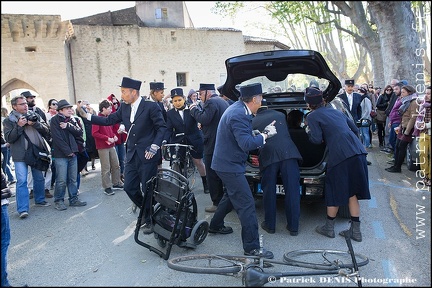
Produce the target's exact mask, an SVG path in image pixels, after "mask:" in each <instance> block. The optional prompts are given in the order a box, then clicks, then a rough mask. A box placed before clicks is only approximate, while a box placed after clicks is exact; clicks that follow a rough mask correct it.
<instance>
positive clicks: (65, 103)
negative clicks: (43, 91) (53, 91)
mask: <svg viewBox="0 0 432 288" xmlns="http://www.w3.org/2000/svg"><path fill="white" fill-rule="evenodd" d="M72 106H73V105H71V104H69V102H68V101H66V100H65V99H62V100H60V101H58V103H57V111H60V110H61V109H63V108H68V107H72Z"/></svg>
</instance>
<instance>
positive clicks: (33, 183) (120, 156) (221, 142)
mask: <svg viewBox="0 0 432 288" xmlns="http://www.w3.org/2000/svg"><path fill="white" fill-rule="evenodd" d="M315 82H316V81H315ZM315 82H314V83H312V82H311V83H312V84H313V85H310V87H308V88H307V89H306V90H305V91H304V93H305V101H306V103H307V104H308V108H309V113H307V119H306V118H305V117H306V115H304V114H303V113H300V115H295V113H290V114H289V115H287V114H283V113H281V112H279V111H276V110H271V109H266V108H267V107H266V104H265V101H263V92H262V87H261V84H259V83H252V84H249V85H245V86H240V87H239V92H240V98H239V100H238V101H236V102H234V101H232V100H231V99H229V98H227V97H225V96H224V95H222V93H221V91H222V90H223V89H222V88H223V87H222V86H221V87H218V89H215V85H214V84H208V83H201V84H200V86H199V88H198V89H197V90H194V89H191V90H190V91H189V92H188V94H187V95H185V94H184V92H183V89H182V88H174V89H172V90H171V91H170V94H169V95H165V89H166V88H165V85H164V83H162V82H151V83H150V86H149V89H150V93H149V95H148V96H140V89H141V84H142V82H141V81H139V80H136V79H132V78H129V77H123V79H122V82H121V84H120V85H119V86H120V92H121V97H120V98H117V97H116V96H115V95H114V94H110V95H109V96H108V97H106V98H105V99H102V100H101V101H100V102H99V103H98V110H99V111H97V112H96V111H95V110H94V109H93V108H92V106H91V105H90V103H89V102H88V101H87V100H82V101H78V102H77V103H76V109H73V105H71V104H70V103H69V102H68V101H67V100H65V99H61V100H57V99H50V100H49V101H48V103H47V104H48V107H47V109H46V110H45V109H42V108H40V107H37V106H36V105H35V98H36V96H35V95H33V94H32V93H31V92H30V91H24V92H23V93H21V94H20V95H18V96H15V97H13V98H12V99H11V103H10V104H11V107H12V110H11V111H10V113H9V112H8V111H7V109H6V108H2V125H3V129H2V172H3V173H2V207H3V205H4V204H3V203H5V205H6V204H7V201H6V200H5V201H3V189H5V188H7V187H8V185H11V184H14V183H15V184H16V186H15V187H16V189H15V194H16V205H17V209H16V210H17V212H18V215H19V218H21V219H25V218H27V217H28V216H29V210H30V199H34V200H33V201H34V203H35V206H40V207H48V206H51V204H50V203H49V202H48V201H46V199H47V198H54V208H55V209H57V210H59V211H62V210H66V209H67V206H66V204H65V200H66V199H67V200H68V202H69V206H78V207H80V206H85V205H87V203H86V202H85V201H83V200H81V198H80V196H79V194H80V193H79V188H80V182H81V178H82V177H85V175H87V174H88V173H89V171H88V168H87V165H88V163H90V164H91V169H93V170H95V169H96V168H95V160H96V159H99V161H100V165H101V188H102V190H103V193H105V194H106V195H108V196H112V195H114V194H115V192H114V189H121V190H124V191H125V192H126V194H127V195H128V197H129V198H130V200H131V201H132V203H133V205H135V206H136V207H140V209H144V217H143V219H142V223H140V224H141V229H142V230H143V233H144V234H151V233H152V232H153V227H152V220H151V200H150V197H146V196H148V195H146V193H148V191H146V190H145V187H146V182H147V181H148V180H149V179H151V177H153V176H154V175H156V173H157V169H158V168H160V167H161V165H162V155H161V147H162V146H163V145H164V144H165V143H180V144H187V145H192V146H193V147H194V149H193V152H192V158H193V162H194V164H195V165H196V167H197V168H198V172H199V174H200V176H201V179H202V184H203V191H204V193H206V194H207V193H208V194H209V197H210V199H211V201H212V205H211V206H209V207H205V211H206V212H208V213H214V216H213V217H212V219H211V222H210V227H209V232H210V233H215V234H229V233H232V232H233V229H232V228H231V227H229V226H225V225H224V218H225V216H226V215H227V214H228V213H229V212H230V211H231V210H233V209H234V210H235V211H236V212H237V215H238V217H239V220H240V223H241V227H242V228H241V229H242V230H241V237H242V243H243V249H244V253H245V255H258V254H259V253H263V256H264V257H267V258H272V257H273V253H272V252H271V251H268V250H266V249H261V250H260V249H259V248H260V246H259V239H258V229H259V226H258V220H257V216H256V211H255V205H254V200H253V196H252V194H251V193H250V187H249V184H248V183H247V181H246V178H245V175H244V173H245V162H246V159H247V157H248V153H249V152H250V151H253V150H259V151H260V154H259V155H260V156H259V168H260V172H261V173H262V179H263V182H262V189H263V191H264V196H263V200H264V212H265V217H264V221H263V222H262V223H261V228H262V229H264V230H265V231H266V232H268V233H275V226H276V213H275V212H276V191H275V187H276V180H277V177H278V175H281V176H282V180H283V185H284V188H285V191H286V195H285V202H284V203H285V215H286V223H287V224H286V229H287V230H288V231H289V233H290V234H291V235H292V236H296V235H297V234H298V231H299V218H300V217H299V216H300V195H299V193H298V191H299V188H300V186H299V179H300V173H299V164H300V163H301V162H302V161H303V160H306V159H303V158H302V156H301V154H300V153H299V150H298V148H297V146H296V144H295V142H294V141H293V140H292V139H291V137H290V132H289V131H290V129H302V130H305V135H307V137H308V138H309V140H310V141H311V142H313V143H315V144H322V143H323V142H324V139H325V140H326V144H327V146H328V147H329V148H330V149H329V159H328V161H327V165H328V168H327V177H326V185H325V199H326V205H327V218H326V222H325V224H324V225H322V226H317V227H316V232H317V233H319V234H322V235H324V236H327V237H330V238H334V237H335V232H334V229H333V227H334V221H335V218H336V214H337V211H338V207H339V206H342V205H348V206H349V210H350V214H351V226H350V228H349V229H348V232H349V233H350V236H351V238H352V239H354V240H355V241H362V234H361V231H360V206H359V203H358V200H361V199H370V193H369V183H368V170H367V165H370V164H371V163H370V162H369V161H368V160H367V159H366V157H367V149H370V148H372V138H373V135H375V134H376V135H377V137H378V142H379V147H380V148H381V151H383V152H385V153H389V154H391V155H392V156H393V159H390V160H389V164H391V166H390V167H388V168H387V169H386V171H388V172H391V173H400V172H401V171H402V170H401V166H402V163H403V162H404V159H405V156H406V155H405V153H406V147H407V145H408V144H409V143H410V142H411V141H412V136H416V137H419V139H420V140H419V145H420V147H419V148H420V149H419V151H420V161H419V163H420V167H421V171H423V174H422V175H423V180H424V184H425V185H426V186H430V177H431V175H430V135H431V122H430V91H431V87H430V86H428V87H427V89H426V91H425V94H426V96H425V97H418V94H417V91H416V89H415V88H414V87H413V86H411V85H408V83H405V82H406V81H404V80H403V81H398V80H396V79H392V80H391V82H390V84H388V85H386V86H385V88H384V91H382V93H381V88H379V87H375V88H374V87H373V86H371V85H368V84H367V83H363V84H361V85H356V84H355V83H354V80H352V79H349V80H346V81H345V87H344V89H343V91H341V93H340V94H339V95H338V97H339V98H340V99H341V100H342V101H343V102H344V103H345V105H346V107H348V110H349V111H350V112H351V115H352V116H353V119H354V122H353V121H351V120H349V119H348V118H347V117H345V116H343V114H342V113H340V112H338V111H337V110H335V109H326V105H325V104H326V103H325V99H323V97H322V91H321V90H320V88H319V87H318V86H319V84H318V83H315ZM218 92H219V93H218ZM273 92H275V91H273ZM276 92H277V91H276ZM276 92H275V93H276ZM304 118H305V119H304ZM299 119H300V120H299ZM302 121H304V122H305V124H306V123H307V129H303V128H304V127H302V126H301V125H302ZM344 123H347V125H344ZM359 136H360V137H359ZM30 145H36V146H38V147H40V148H41V149H45V150H46V151H49V153H50V154H51V164H50V165H49V167H48V168H47V169H46V171H43V170H39V169H37V168H36V167H34V166H29V165H28V164H27V163H26V159H25V153H24V152H25V151H26V150H28V149H29V147H30ZM227 147H229V148H228V149H227ZM340 151H344V153H340ZM341 155H342V156H341ZM422 159H424V161H422ZM12 166H13V167H14V172H15V173H12ZM14 174H15V175H14ZM341 175H345V176H346V177H341ZM341 181H342V183H341ZM3 182H4V183H3ZM354 182H355V183H356V185H354V186H355V187H356V189H352V187H353V183H354ZM3 184H5V185H3ZM3 186H5V187H3ZM51 189H53V190H54V193H53V194H54V195H52V194H51V193H50V190H51ZM5 191H6V192H10V190H8V189H6V190H5ZM66 192H67V193H68V194H67V196H66ZM12 194H13V193H12ZM5 195H6V194H5ZM7 195H8V197H10V195H9V194H7ZM8 197H6V196H5V199H6V198H8ZM144 199H146V202H145V203H144ZM3 221H4V219H3V210H2V258H4V257H5V256H4V255H3V249H4V246H3V243H4V242H3ZM5 221H6V220H5ZM341 233H342V232H341ZM341 235H342V234H341ZM6 236H7V235H6ZM6 236H5V237H6ZM6 238H7V237H6ZM6 244H8V243H6ZM6 244H5V245H6ZM6 249H7V248H6ZM2 260H3V259H2ZM2 263H3V261H2ZM4 272H5V271H3V268H2V286H3V283H7V282H4V279H3V275H4ZM5 275H7V274H5ZM5 281H7V280H5Z"/></svg>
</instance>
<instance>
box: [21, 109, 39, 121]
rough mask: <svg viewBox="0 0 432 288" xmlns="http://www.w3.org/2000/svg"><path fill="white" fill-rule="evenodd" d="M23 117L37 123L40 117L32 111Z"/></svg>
mask: <svg viewBox="0 0 432 288" xmlns="http://www.w3.org/2000/svg"><path fill="white" fill-rule="evenodd" d="M23 117H25V118H26V119H27V121H31V122H37V121H38V120H39V117H38V115H37V114H36V113H35V112H33V111H30V110H29V111H27V113H25V114H24V115H23Z"/></svg>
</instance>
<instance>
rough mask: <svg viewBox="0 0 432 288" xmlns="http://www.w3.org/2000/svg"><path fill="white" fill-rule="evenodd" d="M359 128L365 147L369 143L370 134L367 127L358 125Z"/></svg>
mask: <svg viewBox="0 0 432 288" xmlns="http://www.w3.org/2000/svg"><path fill="white" fill-rule="evenodd" d="M360 129H361V133H362V137H363V139H362V140H363V145H364V146H365V147H369V146H370V145H371V139H370V135H369V127H360Z"/></svg>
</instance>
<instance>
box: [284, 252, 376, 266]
mask: <svg viewBox="0 0 432 288" xmlns="http://www.w3.org/2000/svg"><path fill="white" fill-rule="evenodd" d="M355 259H356V262H357V266H358V267H360V266H364V265H366V264H368V263H369V258H368V257H366V256H364V255H362V254H357V253H355ZM283 260H284V262H285V263H287V264H289V265H292V266H298V267H304V268H311V269H322V270H338V269H341V268H353V267H354V264H353V263H352V262H353V261H352V258H351V254H350V253H349V251H339V250H324V249H318V250H295V251H291V252H287V253H285V254H284V256H283Z"/></svg>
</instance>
